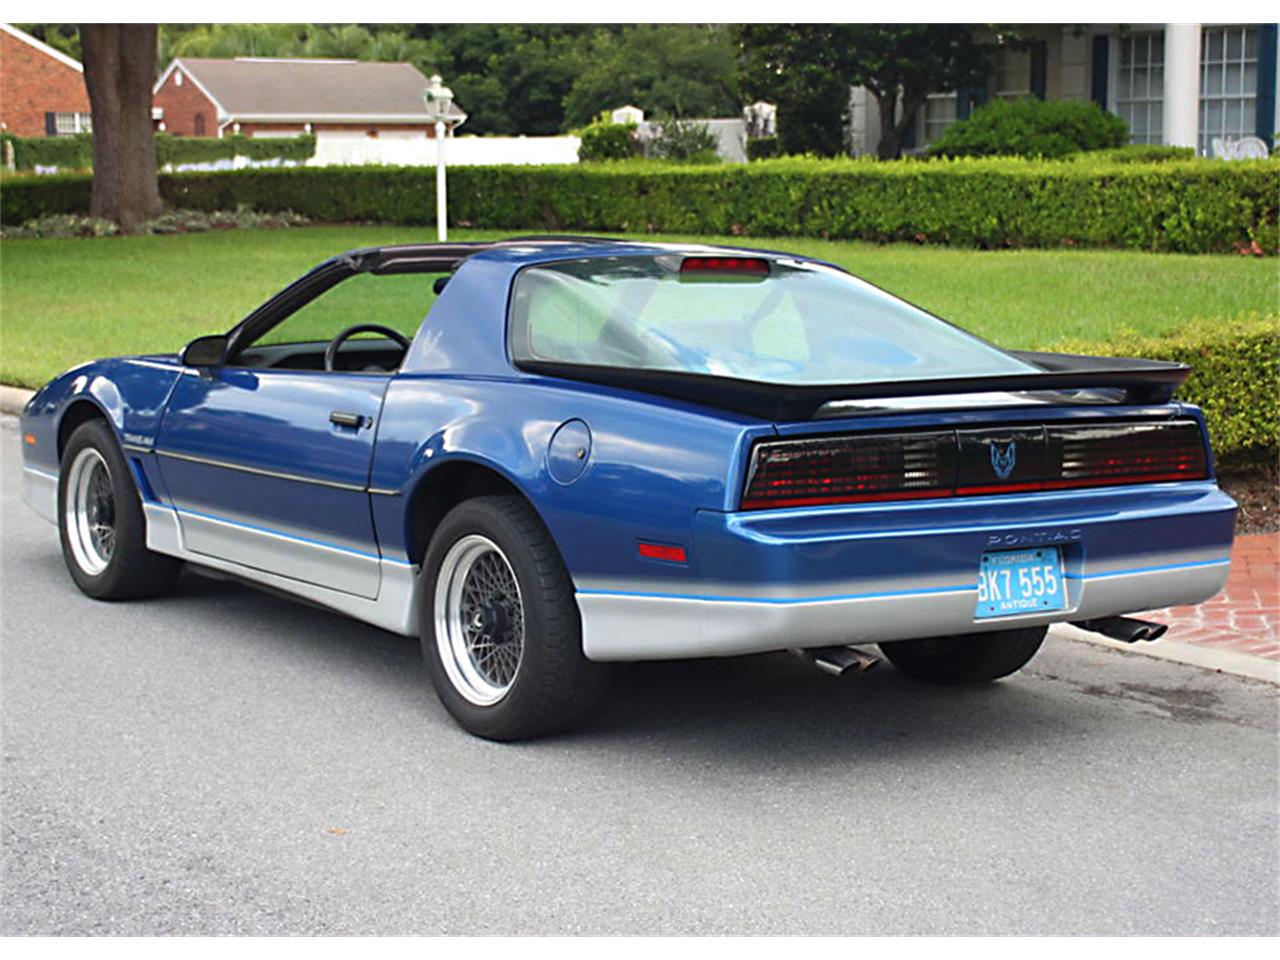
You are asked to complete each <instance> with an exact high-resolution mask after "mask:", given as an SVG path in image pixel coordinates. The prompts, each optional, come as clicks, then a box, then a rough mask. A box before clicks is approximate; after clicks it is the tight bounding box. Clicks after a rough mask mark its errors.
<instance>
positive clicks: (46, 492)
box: [22, 467, 58, 523]
mask: <svg viewBox="0 0 1280 960" xmlns="http://www.w3.org/2000/svg"><path fill="white" fill-rule="evenodd" d="M22 499H23V500H24V501H26V504H27V506H29V507H30V508H31V509H32V510H34V511H35V512H36V513H38V514H39V515H40V516H41V517H43V518H44V519H46V520H48V521H49V522H50V523H57V522H58V475H57V474H56V473H45V472H44V471H43V470H37V469H36V468H35V467H23V468H22Z"/></svg>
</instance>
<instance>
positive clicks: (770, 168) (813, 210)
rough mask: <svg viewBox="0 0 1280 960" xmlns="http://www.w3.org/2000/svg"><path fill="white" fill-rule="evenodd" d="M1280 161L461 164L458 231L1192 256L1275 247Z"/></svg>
mask: <svg viewBox="0 0 1280 960" xmlns="http://www.w3.org/2000/svg"><path fill="white" fill-rule="evenodd" d="M160 188H161V193H162V195H163V196H164V198H165V200H166V202H167V203H169V204H170V205H172V206H174V207H182V208H191V209H201V210H227V209H234V208H236V207H238V206H248V207H252V208H254V209H259V210H293V211H296V212H298V213H301V214H304V215H305V216H307V217H309V218H310V219H312V220H319V221H328V222H341V221H350V220H367V221H377V222H383V223H415V224H416V223H431V222H432V221H433V220H434V217H435V200H434V179H433V178H432V177H428V176H425V175H424V174H423V171H422V170H421V169H419V168H403V167H401V168H394V167H317V168H313V167H306V168H295V169H271V170H267V169H259V170H245V171H236V172H226V173H184V174H171V175H165V176H162V177H161V178H160ZM88 205H89V178H88V177H79V178H76V177H74V176H73V177H40V178H16V177H14V178H9V179H7V180H6V181H5V182H4V184H3V186H2V187H0V221H2V222H4V223H22V222H24V221H26V220H29V219H34V218H36V217H39V216H43V215H47V214H53V213H84V212H86V211H87V210H88ZM1278 207H1280V162H1277V161H1276V160H1274V159H1273V160H1253V161H1237V162H1233V163H1225V162H1220V161H1210V160H1190V161H1167V162H1163V163H1114V162H1110V161H1086V160H1073V161H1029V160H1020V159H1013V158H992V159H967V160H939V161H920V160H916V161H906V162H900V163H878V162H875V161H857V160H816V159H801V158H784V159H778V160H762V161H759V162H756V163H751V164H724V165H718V166H690V165H683V164H671V163H656V162H640V161H630V162H627V163H605V164H598V165H597V164H584V165H572V166H543V167H526V166H505V167H456V168H454V169H453V170H451V171H450V173H449V209H450V219H451V220H452V221H453V222H454V223H457V224H467V225H470V226H476V227H487V228H494V229H518V230H531V229H533V230H536V229H548V230H566V229H577V230H601V231H629V232H645V231H650V232H668V233H694V234H697V233H704V234H720V235H724V234H732V235H741V236H775V237H778V236H808V237H814V236H821V237H831V238H839V239H846V238H848V239H864V240H872V241H881V242H883V241H894V240H911V241H916V242H921V243H949V244H955V245H959V246H976V247H1060V246H1089V247H1127V248H1132V249H1139V250H1156V251H1175V252H1181V253H1212V252H1231V251H1233V250H1238V249H1244V248H1249V247H1250V245H1251V244H1254V243H1256V244H1258V246H1259V247H1260V248H1261V249H1262V250H1263V251H1265V252H1267V253H1275V252H1276V246H1277V228H1276V222H1277V208H1278Z"/></svg>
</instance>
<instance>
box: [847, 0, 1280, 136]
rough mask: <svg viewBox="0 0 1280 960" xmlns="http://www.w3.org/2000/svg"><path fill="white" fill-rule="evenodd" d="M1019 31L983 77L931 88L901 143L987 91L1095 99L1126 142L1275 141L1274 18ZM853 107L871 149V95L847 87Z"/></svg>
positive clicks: (854, 122)
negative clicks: (1113, 117)
mask: <svg viewBox="0 0 1280 960" xmlns="http://www.w3.org/2000/svg"><path fill="white" fill-rule="evenodd" d="M1021 32H1022V34H1023V35H1024V37H1026V38H1027V39H1028V40H1029V41H1030V42H1029V43H1028V44H1027V45H1026V46H1023V47H1021V48H1018V49H1013V48H1004V49H1002V50H1000V51H999V52H998V53H997V55H996V58H995V62H994V63H993V65H992V70H991V74H990V75H989V76H988V77H987V82H986V83H985V84H982V85H980V86H978V87H975V88H971V89H966V90H959V91H944V92H939V93H937V94H934V95H932V96H930V97H929V99H928V101H927V102H926V104H925V106H924V108H923V109H922V110H921V111H920V112H919V114H918V115H917V117H916V122H915V125H914V128H913V129H912V130H910V131H908V135H907V142H906V148H907V149H908V150H912V149H915V150H919V149H922V148H923V147H925V146H926V145H927V144H929V143H931V142H933V141H934V140H936V139H937V138H938V137H939V136H941V135H942V132H943V131H944V130H946V128H947V127H948V126H950V125H951V124H952V123H954V122H955V121H956V120H958V119H961V118H963V117H967V116H968V115H969V114H970V113H971V112H972V111H973V109H974V108H975V107H977V106H980V105H981V104H984V103H986V102H988V101H989V100H993V99H1014V98H1018V97H1028V96H1033V97H1039V98H1041V99H1050V100H1093V101H1095V102H1096V103H1098V104H1100V105H1101V106H1103V107H1105V108H1106V109H1108V110H1110V111H1112V112H1113V113H1115V114H1117V115H1119V116H1121V117H1123V118H1124V119H1125V120H1126V121H1127V122H1128V124H1129V131H1130V139H1131V141H1132V142H1133V143H1165V144H1173V145H1177V146H1188V147H1195V148H1196V149H1197V151H1198V152H1200V153H1201V154H1205V155H1207V154H1208V153H1209V152H1210V149H1211V145H1212V142H1213V140H1214V138H1219V137H1222V138H1231V139H1238V138H1240V137H1245V136H1256V137H1260V138H1261V139H1262V140H1264V141H1265V142H1266V143H1267V145H1268V146H1272V145H1273V144H1274V142H1275V140H1274V138H1275V132H1276V129H1277V120H1278V119H1280V118H1278V117H1277V112H1276V104H1277V99H1278V98H1277V78H1276V24H1274V23H1262V24H1256V23H1254V24H1224V23H1184V24H1178V23H1165V24H1162V23H1152V24H1124V25H1121V24H1029V25H1025V26H1023V27H1021ZM851 108H852V109H851V129H850V135H851V142H852V148H853V152H854V153H859V154H861V153H874V152H875V148H876V143H877V141H878V140H879V136H880V117H879V112H878V111H877V109H876V103H875V100H874V99H873V98H871V97H870V96H869V95H868V94H867V92H866V90H865V89H862V88H855V89H854V91H853V94H852V98H851Z"/></svg>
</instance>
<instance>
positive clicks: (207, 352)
mask: <svg viewBox="0 0 1280 960" xmlns="http://www.w3.org/2000/svg"><path fill="white" fill-rule="evenodd" d="M226 356H227V338H226V337H225V336H224V335H223V334H220V333H219V334H217V335H215V336H211V337H196V338H195V339H194V340H192V341H191V342H190V343H188V344H187V345H186V347H185V348H184V349H183V351H182V362H183V364H184V365H185V366H188V367H216V366H220V365H221V364H222V361H223V360H225V359H226Z"/></svg>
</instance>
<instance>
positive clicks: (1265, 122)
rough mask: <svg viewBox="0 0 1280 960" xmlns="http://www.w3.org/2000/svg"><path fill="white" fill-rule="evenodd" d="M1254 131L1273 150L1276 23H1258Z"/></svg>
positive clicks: (1274, 132)
mask: <svg viewBox="0 0 1280 960" xmlns="http://www.w3.org/2000/svg"><path fill="white" fill-rule="evenodd" d="M1253 129H1254V133H1256V134H1257V135H1258V136H1259V137H1261V138H1262V139H1263V140H1264V141H1266V144H1267V149H1269V150H1271V151H1272V152H1274V151H1275V139H1274V138H1275V135H1276V25H1275V24H1274V23H1262V24H1259V25H1258V119H1257V122H1256V123H1255V124H1254V128H1253Z"/></svg>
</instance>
